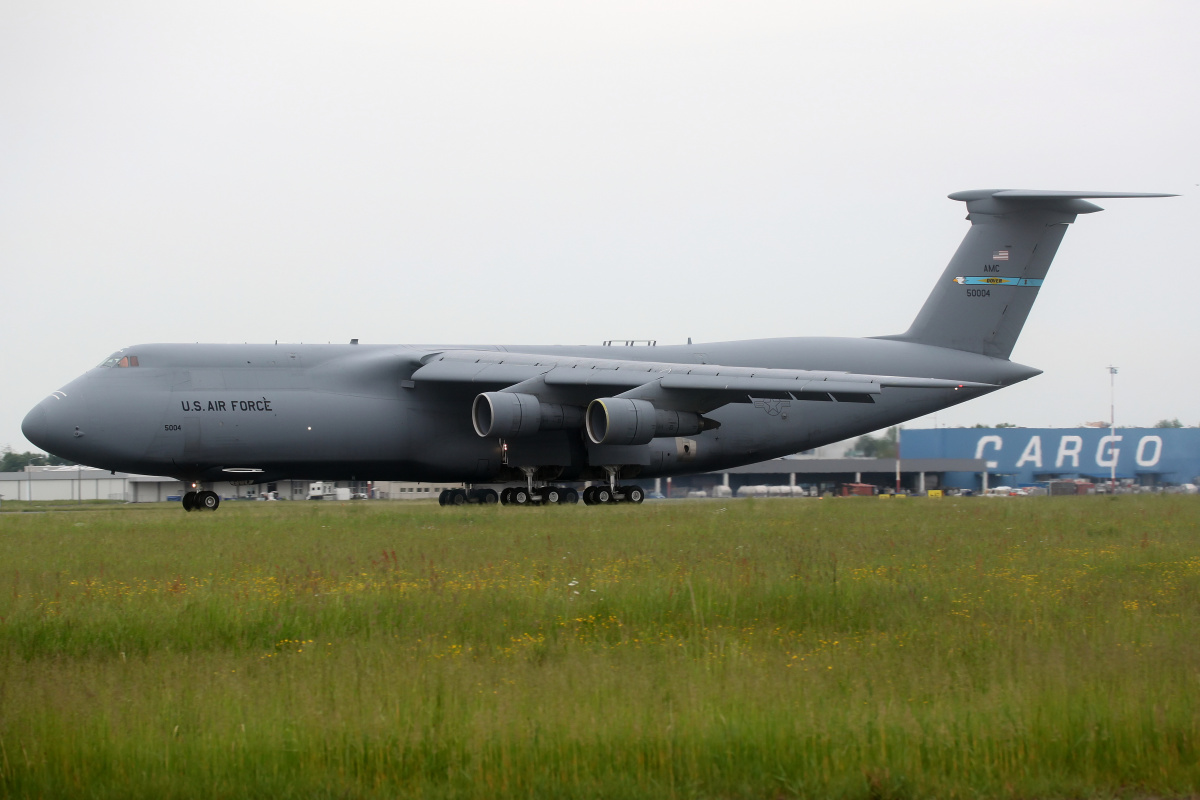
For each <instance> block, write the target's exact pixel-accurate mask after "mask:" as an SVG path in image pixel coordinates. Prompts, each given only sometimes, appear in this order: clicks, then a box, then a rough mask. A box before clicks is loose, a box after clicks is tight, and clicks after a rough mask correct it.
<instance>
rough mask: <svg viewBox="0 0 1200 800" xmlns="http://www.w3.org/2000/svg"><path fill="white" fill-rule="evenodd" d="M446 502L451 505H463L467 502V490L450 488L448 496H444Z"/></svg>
mask: <svg viewBox="0 0 1200 800" xmlns="http://www.w3.org/2000/svg"><path fill="white" fill-rule="evenodd" d="M446 502H447V503H448V504H449V505H452V506H465V505H466V504H467V492H466V490H465V489H451V490H450V496H449V497H447V498H446Z"/></svg>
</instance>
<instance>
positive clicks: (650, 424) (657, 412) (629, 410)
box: [584, 397, 718, 444]
mask: <svg viewBox="0 0 1200 800" xmlns="http://www.w3.org/2000/svg"><path fill="white" fill-rule="evenodd" d="M584 421H585V426H586V428H587V435H588V438H589V439H591V440H592V442H593V443H594V444H646V443H648V442H649V441H650V440H651V439H654V438H657V437H660V436H692V435H694V434H697V433H700V432H701V431H706V430H710V429H712V428H716V427H718V423H717V422H716V421H715V420H711V419H706V418H705V417H702V416H701V415H699V414H696V413H694V412H691V411H668V410H665V409H661V408H655V407H654V404H653V403H651V402H650V401H648V400H628V399H625V398H623V397H603V398H599V399H596V400H593V401H592V402H591V404H590V405H588V408H587V416H586V417H585V418H584Z"/></svg>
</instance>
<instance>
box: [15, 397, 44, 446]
mask: <svg viewBox="0 0 1200 800" xmlns="http://www.w3.org/2000/svg"><path fill="white" fill-rule="evenodd" d="M46 431H47V425H46V409H44V408H42V404H41V403H38V404H37V405H36V406H34V408H33V410H32V411H30V412H29V413H28V414H26V415H25V419H24V420H23V421H22V422H21V433H23V434H25V438H26V439H28V440H29V441H30V442H32V443H33V444H35V445H37V446H38V447H39V448H41V449H42V450H49V449H50V448H49V445H48V444H47V441H46V439H47V437H46Z"/></svg>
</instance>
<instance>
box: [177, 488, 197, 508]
mask: <svg viewBox="0 0 1200 800" xmlns="http://www.w3.org/2000/svg"><path fill="white" fill-rule="evenodd" d="M180 502H182V503H183V510H184V511H193V510H195V508H196V493H195V492H186V493H185V494H184V495H183V499H182V500H181V501H180Z"/></svg>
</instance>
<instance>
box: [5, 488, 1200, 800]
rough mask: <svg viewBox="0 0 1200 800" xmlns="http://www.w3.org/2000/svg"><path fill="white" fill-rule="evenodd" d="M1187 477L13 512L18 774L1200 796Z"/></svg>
mask: <svg viewBox="0 0 1200 800" xmlns="http://www.w3.org/2000/svg"><path fill="white" fill-rule="evenodd" d="M1198 620H1200V498H1194V497H1179V496H1167V497H1163V496H1159V497H1117V498H1104V497H1081V498H1045V497H1043V498H1020V499H1016V498H1014V499H1008V500H989V499H945V500H940V501H939V500H915V499H914V500H905V501H892V502H887V503H885V502H879V501H877V500H871V499H851V500H820V501H818V500H775V501H745V500H742V501H728V502H698V503H648V504H646V505H643V506H640V507H626V506H614V507H597V508H585V507H583V506H579V507H575V508H564V507H552V508H537V509H524V508H523V509H517V508H501V507H489V508H480V507H466V508H439V507H437V506H435V505H432V504H423V503H414V504H399V503H392V504H387V503H361V502H360V503H350V504H340V505H339V504H327V503H241V504H239V503H228V504H226V505H224V506H223V507H222V508H221V510H220V511H218V512H217V513H215V514H203V513H195V514H185V513H183V512H182V511H180V510H179V509H178V508H177V507H176V506H170V507H149V508H147V507H117V508H99V509H91V510H88V511H86V512H78V513H67V512H57V513H55V512H52V513H44V514H4V515H0V796H5V797H27V796H28V797H97V798H107V797H121V798H128V797H156V798H167V797H205V798H221V797H245V796H257V797H339V798H341V797H346V798H352V797H380V798H383V797H421V798H425V797H432V798H438V797H473V798H474V797H477V798H507V797H554V798H575V797H578V798H637V797H646V798H672V797H713V798H790V797H812V798H825V797H855V798H857V797H861V798H904V797H940V798H950V797H1005V798H1049V797H1106V796H1128V797H1150V796H1153V797H1163V796H1186V795H1190V794H1194V793H1196V792H1197V791H1200V636H1198V635H1197V632H1196V623H1197V621H1198Z"/></svg>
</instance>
